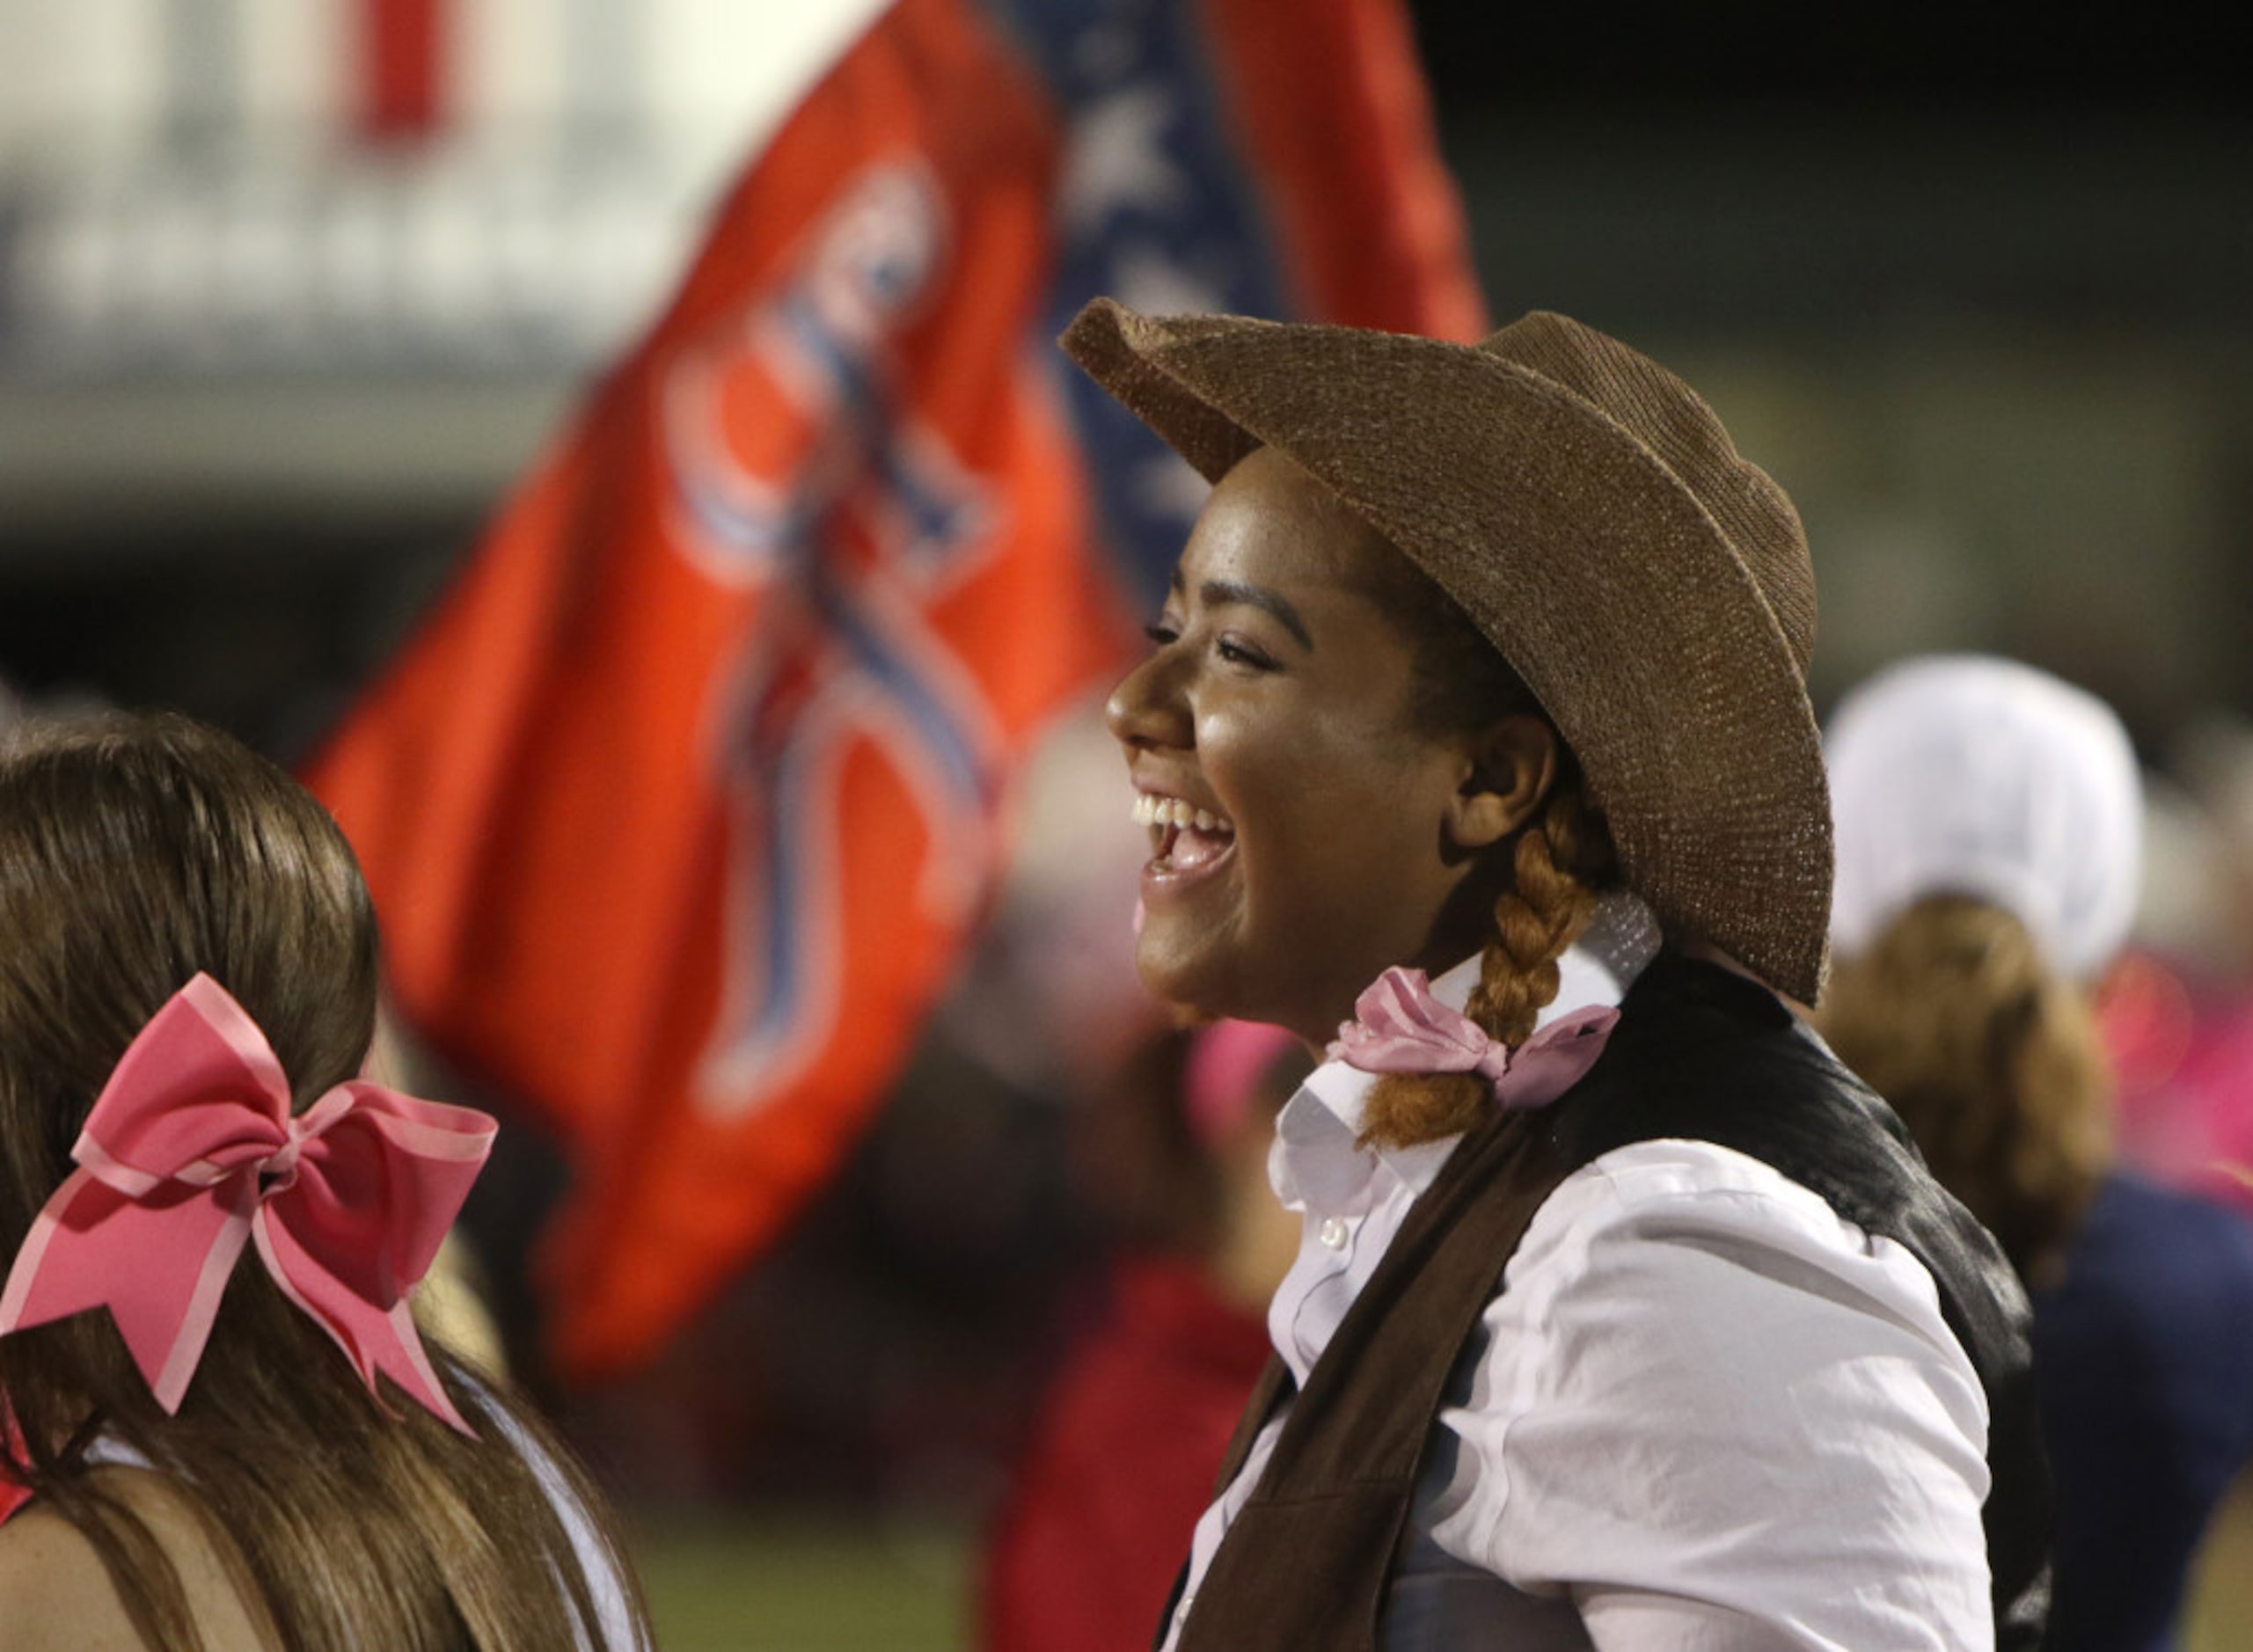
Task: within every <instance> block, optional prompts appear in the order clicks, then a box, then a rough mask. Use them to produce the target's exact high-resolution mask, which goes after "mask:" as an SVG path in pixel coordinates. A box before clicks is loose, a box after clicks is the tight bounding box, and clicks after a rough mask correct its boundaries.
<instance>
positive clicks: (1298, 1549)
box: [1159, 954, 2049, 1652]
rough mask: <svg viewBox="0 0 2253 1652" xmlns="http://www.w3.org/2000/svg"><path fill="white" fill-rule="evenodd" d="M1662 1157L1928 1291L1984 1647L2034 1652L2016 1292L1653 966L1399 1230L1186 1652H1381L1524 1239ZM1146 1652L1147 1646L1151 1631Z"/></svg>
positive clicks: (1772, 1016) (2033, 1439) (2039, 1477)
mask: <svg viewBox="0 0 2253 1652" xmlns="http://www.w3.org/2000/svg"><path fill="white" fill-rule="evenodd" d="M1662 1136H1664V1137H1689V1138H1691V1139H1694V1140H1701V1141H1710V1142H1715V1143H1718V1144H1722V1145H1724V1146H1728V1147H1731V1148H1734V1149H1736V1150H1737V1151H1741V1152H1745V1153H1747V1154H1749V1155H1750V1156H1752V1157H1753V1158H1756V1159H1761V1160H1763V1161H1764V1162H1766V1163H1767V1164H1769V1165H1772V1166H1774V1167H1775V1168H1776V1169H1778V1170H1779V1171H1781V1172H1782V1173H1784V1174H1785V1175H1787V1176H1789V1177H1790V1178H1791V1179H1792V1180H1794V1181H1798V1182H1800V1183H1801V1184H1802V1185H1803V1186H1806V1187H1809V1188H1812V1189H1814V1190H1815V1191H1816V1192H1818V1193H1819V1194H1821V1195H1823V1197H1824V1198H1825V1201H1827V1202H1829V1203H1830V1205H1831V1207H1832V1209H1833V1210H1836V1211H1837V1212H1838V1213H1839V1215H1840V1216H1841V1217H1844V1218H1845V1219H1847V1220H1848V1221H1851V1222H1854V1223H1855V1224H1857V1225H1859V1226H1861V1227H1862V1229H1863V1230H1864V1231H1866V1232H1873V1233H1878V1234H1884V1235H1886V1236H1888V1237H1890V1238H1892V1239H1895V1240H1897V1241H1898V1242H1899V1243H1900V1244H1902V1245H1903V1246H1906V1248H1907V1249H1908V1250H1910V1251H1911V1252H1912V1253H1913V1254H1915V1255H1916V1256H1917V1257H1918V1258H1919V1260H1920V1261H1923V1263H1924V1264H1925V1266H1926V1268H1927V1269H1928V1270H1929V1271H1930V1272H1931V1273H1932V1275H1933V1277H1934V1280H1935V1283H1936V1284H1937V1285H1938V1286H1939V1289H1940V1297H1941V1304H1942V1309H1943V1311H1944V1312H1945V1313H1946V1315H1947V1317H1948V1321H1949V1327H1950V1328H1951V1329H1952V1330H1954V1331H1955V1333H1956V1334H1957V1339H1958V1341H1961V1342H1962V1343H1963V1345H1964V1350H1965V1352H1966V1353H1967V1355H1969V1356H1970V1358H1971V1363H1972V1366H1973V1368H1974V1369H1975V1370H1976V1371H1977V1372H1978V1374H1979V1380H1980V1384H1981V1385H1982V1387H1983V1388H1984V1389H1985V1390H1986V1395H1987V1400H1988V1406H1989V1411H1990V1427H1989V1437H1988V1451H1987V1458H1988V1464H1989V1466H1990V1468H1991V1469H1992V1470H1993V1475H1994V1484H1993V1490H1992V1491H1991V1492H1990V1494H1989V1496H1988V1499H1987V1504H1986V1509H1985V1510H1984V1515H1985V1519H1986V1530H1987V1553H1988V1561H1989V1565H1990V1567H1991V1569H1992V1570H1993V1575H1994V1598H1995V1620H1996V1631H1997V1646H1998V1648H2001V1649H2002V1652H2030V1648H2037V1647H2038V1646H2039V1645H2040V1642H2041V1634H2042V1626H2043V1624H2044V1622H2045V1619H2046V1618H2047V1615H2048V1608H2049V1577H2048V1573H2049V1568H2048V1552H2047V1551H2048V1531H2049V1502H2048V1474H2047V1471H2046V1468H2045V1464H2044V1459H2043V1458H2042V1455H2041V1447H2040V1444H2039V1442H2038V1439H2037V1434H2036V1424H2035V1417H2034V1407H2033V1396H2032V1390H2031V1379H2030V1367H2029V1358H2028V1353H2027V1344H2026V1319H2027V1312H2026V1303H2025V1297H2024V1295H2023V1292H2022V1291H2021V1290H2020V1289H2019V1287H2018V1283H2017V1280H2016V1278H2015V1276H2014V1275H2013V1274H2012V1273H2011V1271H2010V1268H2009V1266H2008V1263H2007V1262H2005V1261H2003V1259H2002V1256H2001V1252H2000V1251H1999V1250H1997V1249H1996V1247H1995V1245H1994V1242H1993V1239H1990V1238H1989V1237H1988V1236H1987V1234H1986V1231H1985V1230H1984V1229H1982V1228H1980V1227H1979V1224H1977V1223H1976V1222H1974V1221H1973V1220H1972V1219H1971V1217H1970V1216H1969V1215H1968V1214H1967V1213H1965V1212H1964V1210H1963V1208H1962V1207H1961V1206H1960V1205H1958V1204H1957V1203H1956V1202H1955V1201H1954V1200H1952V1199H1950V1198H1949V1196H1948V1195H1946V1194H1945V1193H1943V1192H1942V1191H1941V1189H1940V1188H1939V1186H1938V1184H1937V1183H1935V1181H1933V1180H1932V1178H1931V1176H1930V1175H1929V1174H1928V1173H1927V1172H1926V1171H1925V1169H1924V1166H1923V1165H1922V1162H1921V1161H1920V1159H1918V1158H1917V1156H1916V1152H1915V1150H1914V1149H1913V1147H1911V1146H1910V1145H1909V1144H1908V1141H1907V1136H1906V1132H1905V1131H1904V1130H1903V1129H1902V1128H1901V1125H1900V1123H1899V1122H1898V1120H1897V1119H1896V1118H1895V1117H1894V1115H1893V1114H1892V1113H1891V1109H1889V1108H1887V1107H1886V1106H1885V1105H1884V1102H1882V1101H1880V1100H1878V1099H1877V1097H1876V1095H1875V1094H1873V1093H1871V1092H1869V1090H1868V1089H1867V1088H1865V1087H1864V1086H1863V1085H1861V1084H1860V1083H1859V1082H1858V1081H1857V1080H1855V1079H1854V1077H1853V1076H1852V1075H1851V1074H1850V1073H1848V1072H1847V1071H1846V1070H1845V1069H1844V1068H1842V1067H1840V1065H1839V1064H1838V1063H1837V1062H1836V1061H1835V1060H1834V1059H1833V1058H1832V1056H1831V1055H1830V1053H1829V1051H1827V1050H1826V1049H1824V1048H1823V1046H1822V1044H1821V1043H1820V1042H1818V1041H1817V1040H1816V1039H1814V1038H1812V1037H1810V1036H1809V1035H1808V1034H1806V1033H1805V1032H1804V1031H1803V1030H1802V1029H1801V1028H1800V1027H1798V1026H1797V1024H1796V1022H1795V1021H1794V1020H1793V1019H1792V1017H1791V1015H1790V1014H1789V1012H1787V1011H1786V1010H1785V1009H1784V1008H1783V1007H1782V1005H1780V1004H1779V1003H1778V1002H1777V1000H1776V999H1775V998H1774V996H1773V995H1771V994H1770V993H1768V992H1767V991H1766V990H1763V989H1761V988H1759V987H1758V986H1755V985H1753V984H1752V983H1749V982H1745V981H1744V980H1742V979H1740V978H1738V977H1737V976H1732V975H1730V974H1729V973H1727V972H1726V971H1723V970H1721V969H1715V968H1714V967H1712V966H1710V965H1706V964H1701V963H1693V962H1690V961H1686V960H1683V959H1680V958H1679V957H1676V956H1674V955H1673V954H1662V955H1661V956H1660V957H1659V959H1658V960H1657V961H1655V962H1654V963H1653V964H1652V965H1651V966H1650V969H1648V970H1646V971H1645V972H1644V974H1643V976H1642V978H1641V979H1640V980H1639V981H1637V983H1635V988H1634V990H1632V991H1630V992H1629V994H1628V998H1627V1001H1626V1003H1625V1004H1624V1005H1622V1007H1621V1014H1620V1021H1619V1024H1618V1026H1617V1027H1616V1028H1615V1029H1614V1031H1613V1035H1612V1039H1611V1042H1610V1043H1609V1044H1608V1045H1607V1046H1606V1049H1605V1052H1604V1055H1603V1057H1602V1058H1601V1059H1600V1060H1599V1061H1598V1063H1597V1064H1596V1066H1595V1067H1594V1068H1593V1069H1591V1071H1590V1072H1589V1074H1588V1076H1587V1077H1586V1078H1584V1079H1583V1080H1582V1081H1581V1082H1580V1084H1578V1085H1576V1086H1575V1087H1574V1088H1573V1089H1572V1090H1571V1091H1570V1092H1569V1093H1567V1094H1566V1095H1565V1096H1564V1097H1562V1099H1560V1100H1558V1101H1557V1102H1556V1103H1554V1105H1553V1106H1551V1107H1548V1108H1546V1109H1544V1110H1543V1111H1542V1112H1540V1113H1537V1114H1516V1115H1503V1114H1496V1115H1493V1116H1491V1117H1489V1119H1488V1120H1487V1121H1486V1122H1483V1123H1481V1125H1480V1126H1479V1127H1478V1128H1477V1129H1474V1130H1473V1131H1472V1132H1471V1134H1470V1135H1469V1136H1467V1137H1465V1138H1464V1140H1463V1142H1462V1143H1461V1144H1460V1145H1459V1147H1458V1148H1457V1149H1456V1151H1454V1152H1453V1153H1452V1154H1451V1155H1450V1156H1449V1158H1448V1159H1447V1162H1446V1164H1445V1166H1442V1168H1441V1170H1440V1172H1439V1174H1438V1176H1437V1178H1436V1179H1435V1180H1434V1181H1433V1182H1432V1185H1431V1187H1430V1188H1429V1189H1428V1190H1427V1191H1426V1192H1425V1193H1424V1194H1423V1196H1422V1197H1421V1198H1419V1199H1418V1200H1417V1201H1416V1202H1415V1206H1414V1207H1413V1208H1412V1209H1411V1210H1409V1212H1408V1218H1407V1220H1406V1221H1405V1222H1404V1223H1403V1224H1401V1230H1400V1232H1399V1233H1398V1234H1397V1235H1396V1236H1395V1237H1394V1239H1393V1243H1392V1246H1390V1248H1388V1249H1387V1251H1386V1254H1385V1256H1384V1258H1383V1259H1382V1261H1379V1264H1378V1267H1377V1269H1376V1271H1375V1273H1374V1274H1373V1275H1372V1276H1371V1278H1370V1281H1369V1283H1368V1285H1367V1286H1366V1288H1364V1290H1363V1291H1362V1293H1361V1294H1360V1296H1359V1297H1357V1298H1356V1299H1355V1302H1354V1304H1353V1305H1352V1307H1351V1308H1350V1310H1349V1311H1348V1312H1347V1313H1346V1316H1345V1319H1344V1320H1343V1322H1342V1324H1341V1325H1340V1326H1339V1327H1338V1329H1337V1333H1336V1334H1335V1336H1334V1337H1333V1338H1332V1339H1331V1341H1330V1344H1329V1346H1328V1349H1325V1350H1324V1352H1323V1354H1322V1356H1321V1358H1320V1360H1318V1361H1317V1362H1316V1363H1315V1365H1314V1368H1313V1371H1311V1372H1310V1373H1309V1374H1308V1377H1307V1381H1306V1390H1305V1392H1304V1393H1300V1394H1298V1396H1297V1397H1296V1398H1295V1399H1294V1400H1292V1402H1291V1410H1290V1414H1289V1415H1288V1416H1287V1417H1286V1418H1285V1420H1284V1426H1283V1430H1282V1433H1281V1435H1280V1436H1279V1437H1278V1438H1277V1440H1276V1448H1275V1451H1274V1454H1273V1456H1272V1457H1271V1458H1269V1463H1268V1466H1267V1468H1266V1470H1265V1472H1264V1473H1262V1475H1261V1477H1260V1482H1259V1485H1258V1486H1257V1487H1256V1488H1255V1489H1254V1491H1253V1493H1252V1495H1251V1498H1250V1500H1249V1501H1248V1502H1247V1503H1246V1504H1245V1506H1244V1508H1243V1509H1242V1510H1241V1511H1240V1513H1239V1514H1238V1516H1237V1517H1236V1520H1235V1522H1234V1523H1233V1524H1232V1525H1231V1526H1230V1528H1229V1530H1228V1533H1227V1536H1226V1537H1225V1539H1223V1540H1222V1542H1221V1545H1220V1548H1219V1550H1218V1553H1216V1554H1215V1555H1214V1557H1213V1561H1212V1565H1211V1568H1210V1569H1209V1570H1208V1571H1207V1573H1206V1575H1205V1577H1204V1579H1203V1583H1201V1584H1200V1585H1199V1587H1198V1590H1197V1594H1196V1600H1195V1602H1194V1603H1193V1604H1192V1606H1191V1609H1190V1612H1189V1618H1188V1620H1187V1622H1186V1623H1185V1624H1184V1625H1183V1626H1182V1634H1181V1642H1180V1647H1181V1652H1260V1649H1261V1648H1277V1649H1278V1652H1280V1649H1282V1648H1289V1652H1374V1649H1375V1648H1377V1647H1378V1646H1379V1644H1381V1642H1380V1637H1379V1624H1380V1621H1381V1619H1382V1618H1383V1615H1384V1611H1385V1605H1386V1599H1387V1597H1388V1596H1389V1592H1390V1588H1391V1582H1392V1575H1393V1567H1394V1565H1395V1563H1396V1561H1397V1559H1398V1557H1399V1555H1400V1553H1401V1550H1402V1548H1403V1546H1404V1545H1405V1542H1406V1540H1407V1538H1408V1514H1409V1509H1410V1505H1411V1503H1412V1502H1413V1499H1414V1495H1415V1487H1416V1480H1417V1476H1418V1472H1419V1469H1420V1467H1421V1466H1422V1462H1423V1453H1424V1450H1425V1447H1426V1444H1428V1442H1429V1441H1430V1437H1431V1435H1432V1431H1433V1427H1434V1424H1435V1422H1436V1419H1437V1416H1438V1414H1439V1410H1440V1407H1441V1404H1442V1401H1443V1397H1444V1393H1445V1387H1446V1385H1447V1382H1448V1379H1449V1376H1450V1374H1451V1372H1452V1369H1453V1366H1454V1363H1455V1359H1456V1356H1457V1354H1458V1352H1459V1350H1460V1349H1462V1347H1463V1345H1464V1343H1465V1342H1466V1341H1467V1340H1468V1339H1469V1337H1470V1334H1471V1332H1472V1329H1473V1327H1474V1326H1475V1325H1476V1324H1477V1322H1478V1320H1479V1318H1480V1315H1481V1313H1482V1312H1484V1310H1485V1308H1486V1305H1487V1304H1488V1303H1489V1301H1490V1300H1491V1299H1492V1298H1493V1297H1494V1295H1495V1293H1496V1291H1497V1290H1499V1289H1500V1288H1501V1283H1502V1272H1503V1266H1504V1264H1505V1263H1507V1262H1508V1261H1509V1260H1510V1257H1511V1254H1512V1253H1513V1252H1514V1251H1515V1250H1516V1249H1517V1247H1518V1240H1519V1239H1520V1238H1521V1237H1522V1236H1523V1235H1524V1233H1525V1227H1526V1224H1528V1223H1529V1222H1530V1221H1532V1217H1533V1212H1534V1211H1535V1210H1538V1209H1539V1208H1540V1204H1541V1202H1542V1201H1543V1200H1544V1199H1546V1198H1547V1196H1548V1195H1549V1194H1550V1192H1551V1191H1552V1190H1553V1189H1554V1188H1555V1187H1556V1185H1557V1183H1558V1182H1559V1181H1562V1179H1563V1178H1564V1177H1565V1176H1567V1175H1569V1173H1571V1172H1572V1171H1573V1170H1574V1169H1576V1168H1577V1167H1578V1166H1582V1165H1585V1164H1587V1163H1589V1162H1590V1161H1591V1160H1592V1159H1596V1158H1597V1157H1598V1156H1599V1155H1601V1154H1603V1153H1605V1152H1608V1151H1611V1150H1612V1149H1613V1148H1615V1147H1620V1146H1624V1145H1626V1144H1628V1143H1631V1142H1636V1141H1645V1140H1650V1139H1653V1138H1655V1137H1662ZM1290 1386H1291V1378H1290V1374H1289V1371H1287V1369H1286V1368H1285V1367H1284V1364H1283V1363H1282V1362H1281V1361H1280V1360H1275V1361H1271V1362H1270V1363H1269V1368H1268V1371H1267V1372H1266V1374H1265V1375H1264V1376H1263V1377H1262V1379H1261V1383H1260V1385H1259V1387H1258V1389H1257V1390H1256V1391H1255V1393H1254V1395H1253V1398H1252V1400H1251V1403H1250V1405H1249V1407H1247V1410H1246V1412H1245V1415H1244V1420H1243V1422H1241V1423H1240V1425H1239V1427H1238V1429H1237V1433H1236V1438H1235V1440H1234V1441H1233V1443H1232V1444H1231V1445H1230V1448H1229V1452H1228V1457H1227V1461H1226V1464H1225V1467H1224V1469H1223V1471H1222V1474H1221V1480H1220V1483H1221V1484H1222V1485H1223V1486H1225V1485H1226V1484H1228V1483H1229V1482H1230V1481H1231V1480H1233V1479H1234V1478H1235V1475H1236V1473H1237V1471H1238V1469H1239V1468H1240V1467H1241V1466H1242V1464H1243V1461H1244V1458H1245V1456H1246V1454H1247V1452H1248V1451H1249V1450H1250V1448H1251V1444H1252V1440H1253V1437H1254V1436H1255V1435H1256V1434H1257V1433H1258V1431H1259V1428H1260V1425H1261V1424H1262V1422H1264V1421H1265V1420H1266V1419H1267V1417H1268V1416H1269V1414H1271V1413H1272V1411H1273V1409H1274V1407H1276V1405H1277V1404H1278V1403H1280V1402H1281V1401H1282V1400H1283V1399H1284V1398H1285V1397H1286V1396H1287V1395H1288V1393H1289V1390H1290ZM1176 1587H1177V1590H1178V1588H1179V1585H1177V1586H1176ZM1171 1611H1172V1606H1171V1604H1169V1606H1168V1613H1169V1617H1170V1613H1171ZM1164 1634H1165V1625H1164V1624H1163V1623H1161V1625H1160V1627H1159V1638H1160V1640H1161V1641H1162V1639H1163V1637H1164Z"/></svg>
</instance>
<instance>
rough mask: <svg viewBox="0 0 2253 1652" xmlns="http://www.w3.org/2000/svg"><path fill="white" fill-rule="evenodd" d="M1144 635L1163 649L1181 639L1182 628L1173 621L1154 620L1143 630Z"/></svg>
mask: <svg viewBox="0 0 2253 1652" xmlns="http://www.w3.org/2000/svg"><path fill="white" fill-rule="evenodd" d="M1142 634H1143V635H1144V636H1145V637H1147V638H1149V639H1150V640H1151V641H1152V642H1154V643H1156V644H1157V645H1158V646H1159V647H1161V648H1162V647H1165V646H1166V645H1167V643H1169V642H1171V641H1173V640H1174V639H1175V638H1177V637H1179V636H1180V635H1181V627H1179V626H1178V625H1174V623H1173V622H1172V621H1171V620H1167V619H1153V620H1152V621H1151V622H1150V623H1149V624H1148V625H1145V626H1144V627H1143V628H1142Z"/></svg>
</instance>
